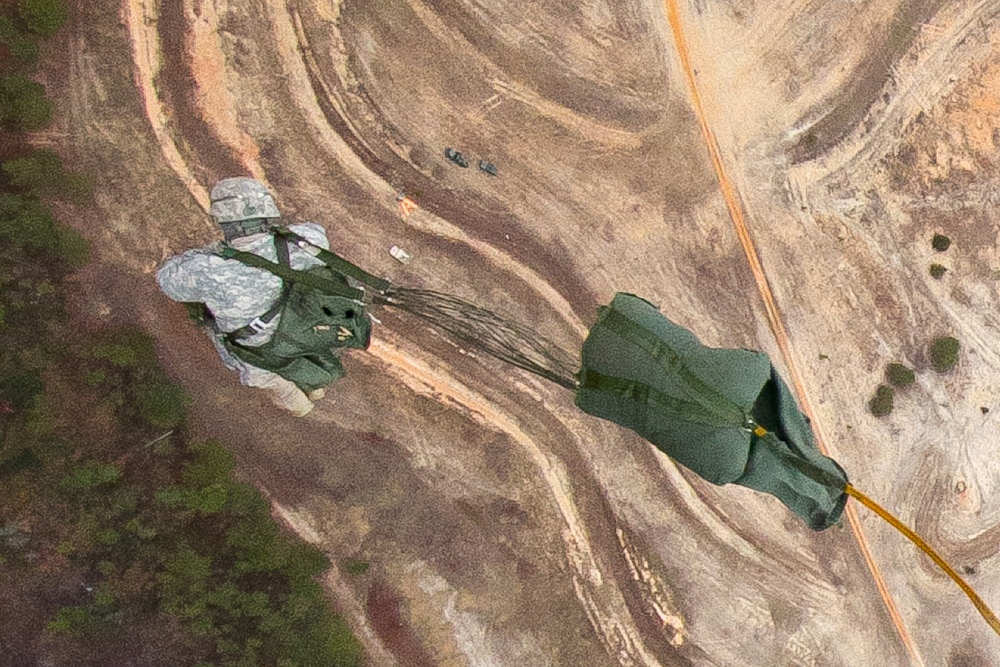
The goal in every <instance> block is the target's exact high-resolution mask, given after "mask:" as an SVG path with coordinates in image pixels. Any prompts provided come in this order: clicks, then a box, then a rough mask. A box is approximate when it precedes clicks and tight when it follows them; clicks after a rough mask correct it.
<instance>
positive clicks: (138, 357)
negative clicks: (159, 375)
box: [90, 329, 156, 368]
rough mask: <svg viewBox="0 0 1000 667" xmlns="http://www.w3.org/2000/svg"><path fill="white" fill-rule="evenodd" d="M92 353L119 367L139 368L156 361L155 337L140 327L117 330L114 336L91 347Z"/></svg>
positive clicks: (97, 357)
mask: <svg viewBox="0 0 1000 667" xmlns="http://www.w3.org/2000/svg"><path fill="white" fill-rule="evenodd" d="M90 354H91V356H93V357H94V358H95V359H104V360H105V361H109V362H111V364H112V365H114V366H118V367H119V368H137V367H139V366H148V365H152V364H154V363H155V362H156V352H155V351H154V349H153V339H152V338H150V337H149V336H147V335H146V334H144V333H143V332H142V331H140V330H138V329H130V330H127V331H121V332H117V333H116V334H115V337H114V338H111V339H109V340H105V341H102V342H100V343H97V344H96V345H94V346H93V347H91V348H90Z"/></svg>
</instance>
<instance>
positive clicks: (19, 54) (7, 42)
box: [0, 16, 38, 67]
mask: <svg viewBox="0 0 1000 667" xmlns="http://www.w3.org/2000/svg"><path fill="white" fill-rule="evenodd" d="M0 44H2V45H3V46H6V47H7V50H8V51H9V52H10V54H11V55H12V56H14V57H15V58H17V59H18V60H20V61H21V64H22V65H26V66H29V67H30V66H33V65H34V64H35V63H37V62H38V42H36V41H35V39H34V38H33V37H32V36H31V35H27V34H25V33H24V32H23V31H22V30H21V29H20V27H18V24H17V22H16V21H15V20H14V19H13V18H11V17H10V16H0Z"/></svg>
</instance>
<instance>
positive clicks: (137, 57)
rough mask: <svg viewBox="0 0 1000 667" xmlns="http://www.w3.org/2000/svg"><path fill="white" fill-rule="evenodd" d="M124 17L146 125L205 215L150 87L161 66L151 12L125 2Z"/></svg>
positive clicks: (202, 193)
mask: <svg viewBox="0 0 1000 667" xmlns="http://www.w3.org/2000/svg"><path fill="white" fill-rule="evenodd" d="M124 15H125V22H126V24H127V27H128V31H129V41H130V42H131V44H132V63H133V65H134V66H135V73H134V74H135V76H134V78H135V87H136V88H138V89H139V93H140V96H141V97H142V103H143V108H144V109H145V111H146V118H148V119H149V126H150V128H152V130H153V134H154V135H155V136H156V142H157V143H158V144H159V145H160V150H161V151H162V152H163V157H164V159H165V160H166V161H167V164H168V165H170V168H171V169H173V170H174V173H176V174H177V177H178V178H180V180H181V182H182V183H183V184H184V186H185V187H186V188H187V189H188V192H190V193H191V196H192V197H193V198H194V200H195V201H196V202H198V205H199V206H200V207H201V208H202V209H204V210H205V211H206V212H207V211H208V208H209V205H210V201H209V196H208V190H207V189H205V187H204V186H203V185H202V184H201V183H199V182H198V180H197V179H196V178H195V177H194V174H192V173H191V170H190V169H189V168H188V165H187V163H186V162H185V161H184V158H183V157H182V156H181V152H180V151H179V150H178V149H177V144H176V143H174V139H173V137H172V136H171V135H170V132H169V131H168V130H167V115H166V112H165V111H164V108H163V103H162V102H161V101H160V97H159V94H158V93H157V91H156V86H155V85H154V84H153V81H155V80H156V77H157V76H158V75H159V73H160V69H161V67H162V64H163V62H162V57H161V55H160V45H159V42H158V40H157V32H156V19H155V17H154V15H153V14H152V13H151V12H149V11H147V8H146V3H145V2H143V0H127V2H126V3H125V9H124ZM205 224H206V225H208V226H209V227H211V228H212V229H213V230H214V229H215V226H214V225H213V224H212V223H211V222H210V221H208V220H206V221H205Z"/></svg>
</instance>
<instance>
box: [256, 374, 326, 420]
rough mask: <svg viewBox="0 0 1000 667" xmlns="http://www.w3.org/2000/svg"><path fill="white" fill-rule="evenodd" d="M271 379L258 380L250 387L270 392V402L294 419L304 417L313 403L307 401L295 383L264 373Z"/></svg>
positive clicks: (307, 398) (306, 397)
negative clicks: (289, 413) (294, 417)
mask: <svg viewBox="0 0 1000 667" xmlns="http://www.w3.org/2000/svg"><path fill="white" fill-rule="evenodd" d="M264 373H267V374H268V375H270V376H271V377H269V378H260V379H257V378H255V380H257V381H256V382H254V384H253V385H252V386H255V387H260V388H261V389H268V390H270V392H271V400H272V401H274V404H275V405H277V406H278V407H280V408H284V409H285V410H288V411H289V412H291V413H292V414H293V415H295V416H296V417H305V416H306V415H307V414H309V412H310V411H311V410H312V409H313V402H312V401H311V400H309V397H308V396H306V395H305V394H304V393H303V392H302V390H301V389H299V388H298V387H296V386H295V383H293V382H290V381H288V380H286V379H285V378H283V377H281V376H280V375H275V374H274V373H269V372H268V371H264Z"/></svg>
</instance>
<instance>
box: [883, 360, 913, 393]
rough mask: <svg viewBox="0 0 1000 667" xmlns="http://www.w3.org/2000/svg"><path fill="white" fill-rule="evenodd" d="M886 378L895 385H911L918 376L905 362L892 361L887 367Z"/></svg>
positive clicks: (900, 386) (901, 386)
mask: <svg viewBox="0 0 1000 667" xmlns="http://www.w3.org/2000/svg"><path fill="white" fill-rule="evenodd" d="M885 378H886V379H887V380H888V381H889V384H891V385H892V386H893V387H899V388H903V387H909V386H910V385H911V384H913V382H914V381H915V380H916V376H915V375H914V374H913V371H911V370H910V369H909V368H907V367H906V366H904V365H903V364H896V363H892V364H889V365H888V366H886V367H885Z"/></svg>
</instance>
